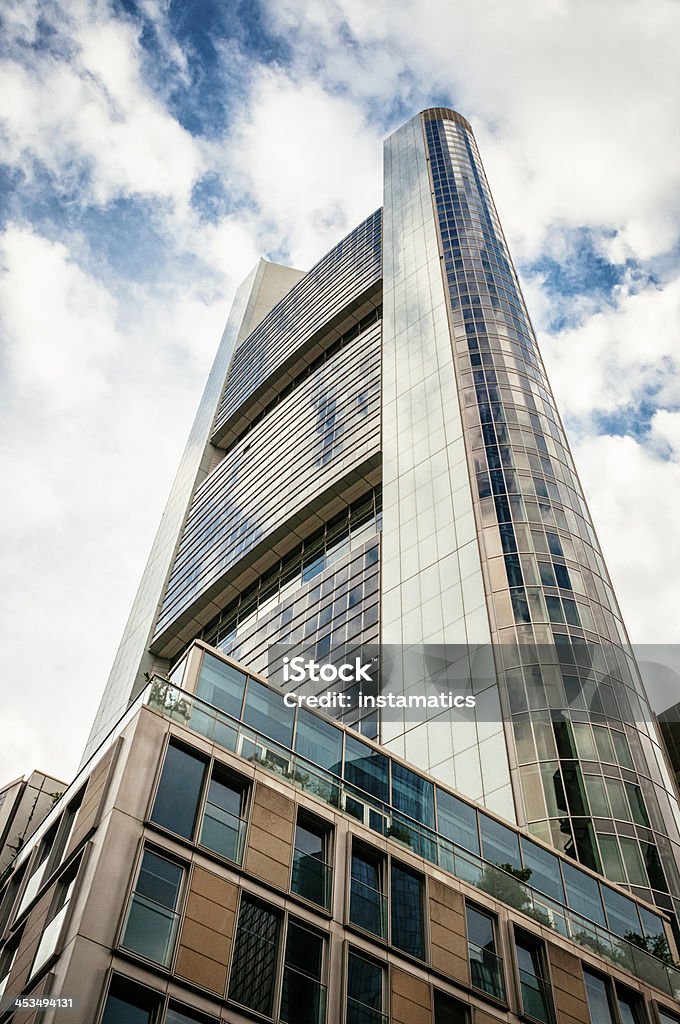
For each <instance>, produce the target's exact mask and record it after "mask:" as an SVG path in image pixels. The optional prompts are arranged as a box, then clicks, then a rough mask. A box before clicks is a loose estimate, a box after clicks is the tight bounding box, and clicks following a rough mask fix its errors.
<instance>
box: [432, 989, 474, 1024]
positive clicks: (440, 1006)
mask: <svg viewBox="0 0 680 1024" xmlns="http://www.w3.org/2000/svg"><path fill="white" fill-rule="evenodd" d="M434 1024H470V1009H469V1007H467V1006H466V1005H465V1003H461V1002H460V1000H459V999H454V998H453V996H450V995H448V993H446V992H440V991H439V989H435V990H434Z"/></svg>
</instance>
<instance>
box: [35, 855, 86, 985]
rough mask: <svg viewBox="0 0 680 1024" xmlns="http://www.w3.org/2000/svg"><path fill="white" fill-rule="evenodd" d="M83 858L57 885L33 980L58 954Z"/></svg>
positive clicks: (36, 959)
mask: <svg viewBox="0 0 680 1024" xmlns="http://www.w3.org/2000/svg"><path fill="white" fill-rule="evenodd" d="M80 861H81V858H80V857H78V860H77V861H76V862H75V863H74V864H72V865H71V866H70V867H69V868H67V870H66V871H65V872H64V874H63V875H62V877H61V878H60V879H59V881H58V882H57V885H56V891H55V894H54V900H53V902H52V905H51V907H50V911H49V914H48V917H47V923H46V926H45V929H44V931H43V933H42V935H41V937H40V942H39V943H38V948H37V950H36V953H35V957H34V959H33V966H32V967H31V975H30V976H31V978H32V977H33V976H34V975H35V974H37V972H38V971H39V970H40V968H41V967H44V966H45V964H46V963H47V961H48V960H49V959H50V957H51V956H52V955H53V954H54V953H56V952H57V947H58V945H59V938H60V935H61V931H62V928H63V925H64V919H65V917H66V914H67V913H68V908H69V904H70V902H71V897H72V895H73V890H74V888H75V884H76V878H77V876H78V868H79V867H80Z"/></svg>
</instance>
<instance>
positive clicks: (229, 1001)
mask: <svg viewBox="0 0 680 1024" xmlns="http://www.w3.org/2000/svg"><path fill="white" fill-rule="evenodd" d="M244 899H248V900H250V901H251V902H252V903H256V904H259V905H260V906H261V907H263V908H264V909H266V910H267V911H269V912H270V913H273V914H275V915H276V916H277V917H278V922H279V924H278V930H277V940H276V958H275V964H274V969H273V972H272V975H273V980H274V985H273V990H272V1013H271V1014H269V1015H267V1014H266V1013H263V1012H262V1011H261V1010H257V1009H253V1008H252V1007H249V1006H247V1005H246V1004H245V1003H239V1002H238V1001H237V1000H236V999H234V998H233V997H232V996H230V995H229V990H230V988H231V982H232V973H233V969H234V956H235V952H236V939H237V935H238V926H239V918H240V916H241V907H242V905H243V901H244ZM291 921H292V922H293V924H294V925H296V926H297V927H299V928H302V929H303V930H305V931H308V932H311V933H312V934H313V935H316V936H317V937H318V938H319V939H320V940H321V970H320V972H319V979H318V982H317V984H318V985H319V987H320V988H321V989H322V990H323V992H324V1010H323V1015H322V1020H323V1022H324V1024H326V1022H327V1020H328V1012H327V1011H328V1007H327V1003H326V995H327V993H328V985H329V978H330V969H331V950H330V941H331V936H330V933H329V932H328V931H326V930H325V929H324V928H322V927H321V928H320V927H318V925H317V924H316V923H312V922H311V921H308V920H307V919H306V918H304V917H299V916H298V915H296V914H295V912H294V910H290V909H288V907H287V906H285V905H284V906H282V905H280V904H278V903H270V902H268V901H267V900H266V899H263V898H262V897H261V896H260V895H259V893H256V892H254V891H252V890H250V889H240V890H239V898H238V907H237V912H236V917H235V927H234V937H233V940H232V943H231V949H230V951H229V965H228V971H227V980H226V985H225V994H224V996H223V1003H224V1004H225V1006H227V1007H231V1008H234V1009H236V1010H237V1012H239V1013H245V1014H246V1016H248V1015H254V1016H255V1017H257V1018H258V1019H261V1020H266V1021H271V1022H272V1024H291V1022H288V1021H285V1022H284V1020H283V1018H282V1017H281V1001H282V999H283V984H284V973H285V970H286V966H287V964H286V954H287V949H288V925H289V923H290V922H291ZM291 970H295V968H292V967H291ZM309 977H310V979H311V980H315V979H313V978H312V976H311V975H309Z"/></svg>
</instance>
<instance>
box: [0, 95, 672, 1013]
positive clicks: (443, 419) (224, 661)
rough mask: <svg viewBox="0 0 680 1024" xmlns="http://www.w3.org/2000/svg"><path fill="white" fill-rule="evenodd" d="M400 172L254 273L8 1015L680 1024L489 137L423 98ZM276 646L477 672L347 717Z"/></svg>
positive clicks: (649, 851)
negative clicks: (298, 681)
mask: <svg viewBox="0 0 680 1024" xmlns="http://www.w3.org/2000/svg"><path fill="white" fill-rule="evenodd" d="M384 166H385V180H384V204H383V207H382V208H381V210H378V211H376V213H374V214H372V215H371V216H369V217H368V218H367V219H366V220H365V221H363V222H362V223H361V224H360V225H359V226H358V227H357V228H355V229H354V230H353V231H352V232H350V234H349V235H347V236H346V237H345V238H344V239H343V240H342V241H341V242H339V243H338V245H336V246H335V247H334V248H333V249H332V250H331V251H330V252H329V253H328V254H327V255H326V256H324V257H323V258H322V259H321V260H320V261H319V262H318V263H317V264H316V265H315V266H314V267H313V268H312V269H311V270H310V271H309V272H308V273H306V274H304V273H301V272H299V271H296V270H292V269H291V268H287V267H281V266H278V265H275V264H272V263H268V262H267V261H264V260H261V261H260V262H259V263H258V264H257V266H256V267H255V268H254V270H253V271H252V273H251V274H250V275H249V277H248V278H247V279H246V281H245V282H244V284H243V285H242V286H241V288H240V289H239V292H238V294H237V296H236V299H235V301H234V305H233V307H232V310H231V313H230V316H229V320H228V323H227V327H226V329H225V332H224V335H223V337H222V341H221V344H220V348H219V350H218V354H217V357H216V360H215V363H214V365H213V368H212V370H211V373H210V377H209V380H208V384H207V386H206V390H205V393H204V396H203V399H202V402H201V405H200V408H199V411H198V414H197V418H196V421H195V424H194V427H193V429H192V433H191V436H190V439H189V442H188V444H187V448H186V450H185V453H184V455H183V458H182V462H181V465H180V468H179V471H178V474H177V477H176V480H175V483H174V485H173V489H172V493H171V496H170V499H169V503H168V507H167V509H166V512H165V514H164V517H163V520H162V523H161V525H160V527H159V531H158V535H157V537H156V541H155V543H154V546H153V549H152V552H151V555H150V558H149V562H148V564H147V567H146V570H145V573H144V576H143V579H142V582H141V584H140V588H139V591H138V594H137V597H136V599H135V603H134V606H133V609H132V612H131V615H130V619H129V621H128V624H127V626H126V629H125V632H124V635H123V638H122V641H121V645H120V648H119V651H118V653H117V655H116V659H115V663H114V666H113V669H112V672H111V675H110V678H109V680H108V683H107V686H106V688H105V691H104V695H103V698H102V703H101V705H100V708H99V711H98V713H97V717H96V720H95V723H94V725H93V729H92V733H91V736H90V739H89V741H88V745H87V749H86V752H85V756H84V759H83V764H82V767H81V770H80V772H79V775H78V777H77V778H76V780H75V781H74V782H73V784H72V785H71V787H70V788H69V790H68V791H67V793H66V794H65V795H64V797H63V798H62V800H61V801H60V802H59V804H58V805H57V806H56V807H55V808H54V810H53V811H52V812H51V814H50V815H49V816H48V818H47V820H46V821H45V823H44V824H43V825H42V826H41V827H40V829H39V830H38V832H37V833H36V835H35V837H34V841H32V842H31V844H30V845H29V846H27V848H26V849H25V850H24V851H22V853H21V854H20V855H19V856H18V857H17V859H16V861H15V863H14V870H13V873H12V874H11V877H10V878H9V880H8V882H7V884H6V886H5V889H4V896H3V899H2V903H1V904H0V927H1V930H2V931H1V938H2V941H3V943H4V945H3V948H2V954H1V959H0V990H1V991H2V992H4V998H5V1002H4V1003H3V1004H2V1006H3V1009H5V1008H6V1014H5V1017H2V1016H0V1021H2V1020H5V1019H7V1020H12V1021H15V1022H17V1024H18V1022H21V1021H32V1020H34V1019H36V1011H35V1006H31V1005H30V999H37V998H45V999H50V998H52V999H60V998H61V999H66V1000H68V999H73V1000H74V1001H75V1006H74V1007H73V1008H70V1007H68V1006H67V1007H65V1008H64V1007H61V1008H59V1007H56V1006H48V1007H47V1009H46V1010H45V1012H44V1013H43V1015H42V1016H41V1017H40V1019H41V1020H45V1021H50V1020H52V1019H55V1020H60V1019H62V1018H61V1017H60V1016H59V1014H61V1013H65V1012H66V1010H69V1011H70V1012H71V1013H72V1014H74V1015H75V1019H77V1020H82V1021H88V1022H89V1021H93V1022H96V1024H119V1022H125V1024H128V1022H133V1024H136V1022H137V1021H139V1022H140V1024H152V1022H153V1024H159V1022H161V1021H168V1022H171V1024H193V1022H198V1024H200V1022H205V1021H215V1020H222V1021H242V1020H243V1021H245V1020H253V1019H255V1020H274V1021H276V1022H289V1024H307V1022H309V1024H324V1022H326V1024H333V1022H335V1021H344V1022H345V1024H388V1022H389V1021H392V1022H394V1024H401V1022H403V1024H412V1022H420V1021H422V1022H423V1024H452V1022H454V1024H459V1022H468V1024H490V1022H491V1021H494V1020H503V1021H506V1022H507V1021H516V1020H519V1019H523V1020H524V1019H528V1020H534V1021H539V1022H543V1024H551V1022H552V1024H561V1022H563V1021H564V1022H565V1024H576V1022H581V1024H588V1022H589V1021H591V1022H592V1024H643V1022H644V1021H648V1020H653V1021H654V1024H660V1022H661V1024H666V1022H673V1021H676V1022H677V1021H678V1020H679V1019H680V1018H679V1017H678V1016H677V1014H678V1009H679V1007H678V1003H677V999H678V997H680V971H679V970H678V969H677V968H676V967H675V966H674V960H675V957H676V950H677V945H676V941H677V922H676V915H677V911H678V906H679V904H678V902H677V901H678V899H680V876H679V874H678V863H679V862H680V833H679V831H678V824H679V822H680V815H679V814H678V803H677V793H676V790H675V788H674V784H673V782H672V780H671V775H670V773H669V770H668V766H667V763H666V760H665V756H664V753H663V750H662V747H661V744H660V741H659V734H658V731H657V726H656V723H655V721H654V718H653V716H652V714H651V712H650V710H649V705H648V701H647V698H646V696H645V692H644V687H643V685H642V681H641V679H640V674H639V671H638V669H637V666H636V663H635V660H634V658H633V657H632V654H631V652H630V649H629V645H628V641H627V636H626V633H625V628H624V626H623V623H622V621H621V616H620V612H619V610H618V606H617V604H616V600H615V597H614V594H613V591H612V587H611V582H610V580H609V577H608V574H607V570H606V567H605V565H604V561H603V558H602V554H601V551H600V548H599V544H598V541H597V538H596V536H595V533H594V529H593V525H592V522H591V519H590V515H589V512H588V509H587V506H586V504H585V500H584V497H583V492H582V489H581V486H580V483H579V481H578V478H577V476H576V471H575V468H574V465H573V461H572V458H571V454H570V452H569V447H568V444H567V441H566V438H565V435H564V430H563V427H562V424H561V421H560V419H559V415H558V413H557V410H556V408H555V402H554V399H553V396H552V393H551V391H550V387H549V384H548V382H547V378H546V375H545V370H544V368H543V364H542V361H541V357H540V353H539V350H538V347H537V344H536V340H535V336H534V333H533V330H532V327H531V324H530V321H529V317H528V313H527V310H526V307H525V304H524V300H523V297H522V294H521V290H520V286H519V283H518V280H517V276H516V273H515V270H514V268H513V265H512V262H511V259H510V255H509V252H508V249H507V245H506V242H505V239H504V236H503V233H502V229H501V226H500V223H499V220H498V216H497V213H496V210H495V207H494V204H493V200H492V197H491V194H490V191H489V187H488V184H487V181H486V177H485V174H484V170H483V167H482V165H481V161H480V158H479V154H478V151H477V147H476V143H475V140H474V136H473V133H472V130H471V128H470V126H469V124H468V122H467V121H466V120H465V119H464V118H463V117H461V116H460V115H459V114H457V113H455V112H453V111H451V110H447V109H444V108H433V109H430V110H426V111H424V112H423V113H421V114H419V115H417V116H416V117H415V118H413V119H412V120H411V121H409V122H408V123H406V124H405V125H403V126H402V127H401V128H400V129H399V130H398V131H396V132H395V133H394V134H393V135H392V136H390V137H389V138H388V139H387V140H386V143H385V165H384ZM274 644H282V645H292V646H293V647H294V648H295V649H296V650H301V651H304V652H305V654H306V655H308V656H310V657H314V658H316V659H317V660H318V661H320V662H323V661H327V660H333V659H336V660H337V659H338V658H339V657H341V656H344V655H346V654H347V653H348V652H351V653H353V652H355V651H363V650H369V649H372V648H371V645H378V644H381V645H382V651H384V652H390V653H389V657H390V659H392V663H394V662H395V660H396V662H398V663H399V664H400V665H401V669H402V672H403V673H404V676H403V678H404V679H405V678H406V673H405V668H404V666H406V665H407V664H408V665H409V666H412V665H413V664H416V662H414V661H413V655H414V652H415V654H416V655H417V656H418V657H420V659H421V661H420V662H418V664H422V665H423V666H425V668H423V672H425V671H427V672H429V673H432V674H433V675H437V673H438V672H441V671H443V670H442V669H440V668H439V666H441V665H445V664H450V663H449V662H448V659H449V657H454V658H458V659H462V664H463V667H464V668H466V667H467V669H468V671H467V675H468V676H474V683H473V684H471V686H472V689H473V690H474V693H475V698H476V709H475V710H474V711H473V712H472V713H471V714H469V715H467V716H461V717H456V716H452V715H451V714H450V713H449V712H444V713H442V712H441V711H440V710H439V709H436V710H431V711H430V712H429V713H428V714H425V715H421V716H420V717H418V716H415V715H412V714H410V713H408V712H402V713H401V714H400V715H395V714H390V715H387V714H384V715H381V714H379V713H377V712H376V711H375V710H374V709H372V708H370V707H369V708H360V707H358V706H357V704H356V702H355V703H354V705H353V706H352V708H351V709H350V710H346V709H345V710H343V711H342V713H341V715H340V716H339V717H340V718H341V721H336V722H333V721H331V720H330V719H328V718H326V717H324V716H323V715H319V714H316V713H314V712H312V711H310V710H307V709H303V708H298V709H293V708H290V707H287V706H286V703H285V701H284V698H283V695H282V693H281V689H280V688H279V687H278V686H277V685H275V679H274V676H273V674H272V672H271V671H270V670H271V669H272V666H273V664H274V662H272V663H271V664H270V660H269V659H270V657H271V649H272V646H273V645H274ZM280 650H281V648H277V651H279V654H278V655H277V657H280ZM484 654H486V655H488V656H489V658H490V659H491V660H490V661H488V662H487V665H489V664H490V665H491V669H490V670H488V669H487V670H486V671H485V672H484V673H481V672H479V671H478V670H477V666H478V665H479V658H480V656H482V657H483V656H484ZM381 657H382V656H381ZM409 659H411V660H409ZM384 666H385V660H384V659H383V660H382V661H381V667H382V668H383V674H382V675H381V676H380V677H379V678H378V679H377V680H376V683H375V686H376V690H375V692H376V693H380V692H382V693H385V692H386V686H387V683H386V675H385V669H384ZM447 670H448V669H447ZM409 671H410V669H409ZM268 674H269V681H267V678H266V677H267V675H268ZM428 678H429V677H428ZM446 678H448V677H446ZM408 681H409V684H415V683H419V682H423V681H424V679H423V680H421V679H420V678H411V677H409V680H408ZM323 686H324V684H319V686H318V687H317V691H316V692H321V691H322V690H323ZM310 689H313V687H312V688H310V687H308V688H307V689H306V691H305V692H306V693H307V694H309V692H310ZM351 692H353V691H352V687H351V686H348V687H347V693H351ZM17 998H20V999H21V998H24V999H27V1000H29V1003H28V1004H27V1005H26V1006H25V1007H21V1006H19V1007H17V1006H16V1004H15V1002H14V1000H15V999H17ZM674 1012H675V1014H676V1015H675V1016H674V1015H673V1014H674Z"/></svg>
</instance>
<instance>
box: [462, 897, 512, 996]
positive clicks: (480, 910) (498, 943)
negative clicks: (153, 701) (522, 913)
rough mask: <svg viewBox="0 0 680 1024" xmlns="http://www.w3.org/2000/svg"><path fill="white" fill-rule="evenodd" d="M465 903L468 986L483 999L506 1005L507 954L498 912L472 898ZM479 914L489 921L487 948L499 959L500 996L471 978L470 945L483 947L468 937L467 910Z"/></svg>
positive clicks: (481, 948)
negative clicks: (490, 932)
mask: <svg viewBox="0 0 680 1024" xmlns="http://www.w3.org/2000/svg"><path fill="white" fill-rule="evenodd" d="M464 905H465V940H466V943H467V952H468V964H469V967H470V987H471V988H472V990H473V992H476V993H477V994H478V995H481V996H483V997H484V998H485V999H490V1000H491V1001H492V1002H493V1003H495V1004H497V1005H499V1006H504V1007H507V1006H508V979H507V971H506V962H507V959H508V958H507V956H506V955H505V949H504V945H503V932H502V930H501V927H500V920H499V917H498V914H496V913H494V912H493V910H489V909H488V908H487V907H484V906H482V905H481V904H479V903H475V901H474V900H468V899H465V900H464ZM469 910H472V911H473V912H475V913H477V914H480V915H481V916H482V917H486V918H488V919H489V921H490V922H491V928H492V936H493V949H492V950H489V952H490V953H492V954H493V955H494V956H495V957H496V959H497V960H499V961H500V980H501V987H502V990H503V993H502V995H501V996H497V995H494V993H493V992H489V991H488V990H487V989H485V988H480V987H478V986H477V985H475V984H474V982H473V980H472V960H471V958H470V945H471V944H472V945H473V946H475V947H476V948H478V949H480V950H483V949H484V948H485V947H483V946H478V945H477V943H476V942H472V941H471V939H470V928H469V923H468V911H469Z"/></svg>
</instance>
